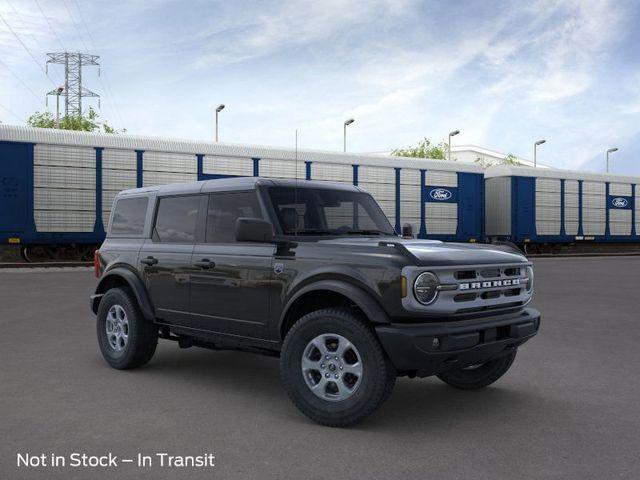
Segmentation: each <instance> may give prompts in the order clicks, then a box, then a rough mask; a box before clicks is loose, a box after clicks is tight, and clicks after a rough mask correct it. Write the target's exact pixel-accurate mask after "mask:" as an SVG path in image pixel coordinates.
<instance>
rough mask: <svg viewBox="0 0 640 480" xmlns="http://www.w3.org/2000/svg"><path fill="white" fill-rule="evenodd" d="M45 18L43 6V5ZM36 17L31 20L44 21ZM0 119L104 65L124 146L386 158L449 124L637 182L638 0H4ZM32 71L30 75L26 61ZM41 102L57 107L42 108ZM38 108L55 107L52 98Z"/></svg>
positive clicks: (504, 146)
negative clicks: (56, 62)
mask: <svg viewBox="0 0 640 480" xmlns="http://www.w3.org/2000/svg"><path fill="white" fill-rule="evenodd" d="M40 7H41V8H42V12H41V9H40ZM43 12H44V14H43ZM0 15H1V16H2V19H4V21H6V22H7V23H8V24H9V25H10V26H11V28H12V29H13V30H14V32H15V33H16V34H17V36H18V37H19V38H20V40H21V41H22V42H23V43H24V44H25V45H26V47H27V49H28V50H29V51H30V52H31V54H32V55H33V57H35V60H34V59H33V58H32V57H31V56H30V55H29V53H28V52H27V50H26V49H25V48H24V47H23V46H22V45H21V43H20V42H19V40H18V39H17V38H16V37H15V36H14V34H13V33H12V32H11V30H10V29H9V28H8V27H7V25H6V24H5V22H4V21H3V20H0V120H1V121H3V122H5V123H20V121H24V119H25V118H26V117H27V116H28V115H29V114H30V113H32V112H34V111H36V110H42V109H43V108H44V100H43V99H44V93H45V92H46V91H48V90H51V89H52V88H53V87H54V85H56V84H59V83H61V81H62V67H61V66H50V69H49V77H50V79H48V78H47V77H46V76H45V75H44V72H43V71H42V70H41V66H42V65H44V62H45V59H46V57H45V53H47V52H55V51H62V50H63V49H64V50H68V51H82V52H88V53H92V54H96V55H100V56H101V63H102V73H103V75H102V77H101V78H98V77H97V71H96V70H95V69H93V68H88V69H86V71H85V86H86V87H87V88H90V89H91V90H94V91H95V92H97V93H100V94H101V95H102V109H101V111H100V113H101V115H102V117H103V118H105V119H107V120H109V122H110V123H112V124H114V125H115V126H116V127H117V128H120V127H126V128H127V129H128V131H129V133H131V134H144V135H156V136H174V137H185V138H193V139H203V140H204V139H206V140H210V139H212V137H213V125H214V123H213V109H214V107H215V106H216V105H217V104H218V103H225V104H226V105H227V108H226V110H224V112H222V114H221V128H220V136H221V140H223V141H230V142H245V143H254V144H267V145H281V146H293V142H294V130H295V129H296V128H297V129H298V130H299V138H300V145H301V147H304V148H318V149H327V150H340V149H341V148H342V123H343V121H344V120H345V119H346V118H349V117H353V118H355V120H356V121H355V123H354V124H353V125H351V126H350V127H349V133H348V144H349V145H348V148H349V150H351V151H358V152H371V151H385V150H391V149H393V148H397V147H405V146H408V145H412V144H415V143H417V141H418V140H419V139H420V138H422V137H425V136H426V137H429V138H431V139H433V140H435V141H440V140H442V139H445V138H446V135H447V132H448V131H450V130H452V129H460V130H461V132H462V133H461V134H460V135H459V136H458V137H456V138H455V141H456V143H458V144H469V143H473V144H478V145H482V146H486V147H488V148H492V149H495V150H498V151H502V152H505V153H507V152H511V153H514V154H516V155H518V156H523V157H525V158H531V156H532V143H533V141H535V140H537V139H539V138H545V139H546V140H547V143H546V144H545V145H543V146H542V147H540V149H539V157H538V159H539V161H541V162H543V163H546V164H550V165H554V166H557V167H562V168H581V169H587V170H591V171H603V169H604V151H605V150H606V149H607V147H610V146H617V147H619V148H620V151H619V152H617V153H615V154H613V156H612V157H611V158H612V166H613V168H612V170H613V171H614V172H616V173H624V174H637V175H640V155H639V152H640V28H638V25H640V3H639V2H637V1H604V0H603V1H591V0H578V1H558V2H553V1H545V0H542V1H536V0H531V1H527V2H523V1H513V2H492V1H486V0H482V1H480V0H478V1H457V2H450V1H445V0H443V1H439V2H414V1H404V0H388V1H377V0H363V1H337V0H336V1H322V0H315V1H290V0H283V1H274V2H242V1H220V2H214V1H193V0H191V1H164V0H153V1H152V0H129V1H124V2H119V1H108V2H107V1H92V2H89V1H82V0H56V1H50V0H37V1H36V0H0ZM36 60H37V62H39V64H38V63H36ZM52 100H53V99H52ZM49 108H50V109H51V108H55V101H50V105H49Z"/></svg>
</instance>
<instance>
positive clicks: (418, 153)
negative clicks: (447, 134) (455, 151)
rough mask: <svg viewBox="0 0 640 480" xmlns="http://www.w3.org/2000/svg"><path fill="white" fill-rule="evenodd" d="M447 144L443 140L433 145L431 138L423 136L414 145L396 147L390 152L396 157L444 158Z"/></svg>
mask: <svg viewBox="0 0 640 480" xmlns="http://www.w3.org/2000/svg"><path fill="white" fill-rule="evenodd" d="M448 148H449V147H448V145H447V144H446V143H445V142H440V143H438V144H437V145H434V144H433V143H432V142H431V140H429V139H428V138H424V139H423V140H422V141H420V142H418V145H417V146H416V147H409V148H398V149H396V150H394V151H393V152H391V155H396V156H398V157H414V158H436V159H440V160H446V158H447V150H448Z"/></svg>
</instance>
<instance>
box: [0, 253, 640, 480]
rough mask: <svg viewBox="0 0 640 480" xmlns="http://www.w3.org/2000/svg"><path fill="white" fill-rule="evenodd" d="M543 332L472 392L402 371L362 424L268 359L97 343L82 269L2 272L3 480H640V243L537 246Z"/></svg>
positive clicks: (166, 345)
mask: <svg viewBox="0 0 640 480" xmlns="http://www.w3.org/2000/svg"><path fill="white" fill-rule="evenodd" d="M535 263H536V274H537V277H536V280H537V291H536V296H535V301H534V305H535V306H536V307H537V308H538V309H540V310H541V311H542V312H543V324H542V330H541V332H540V334H539V335H538V336H537V337H536V338H534V339H533V340H532V341H530V342H529V343H528V344H526V345H525V346H524V347H523V348H522V349H521V351H520V352H519V354H518V358H517V359H516V362H515V364H514V367H513V368H512V370H511V371H510V372H509V373H508V374H507V375H506V376H505V377H504V378H503V379H501V380H500V381H499V382H498V383H496V384H494V385H493V386H491V387H489V388H487V389H485V390H484V391H479V392H461V391H457V390H454V389H452V388H450V387H448V386H446V385H444V384H443V383H441V382H439V381H438V380H437V379H433V378H430V379H423V380H409V379H400V380H399V382H398V384H397V385H396V388H395V391H394V393H393V395H392V396H391V399H390V400H389V401H388V402H387V403H386V404H385V405H384V406H383V407H382V408H381V409H380V410H379V411H378V412H377V413H376V414H375V415H374V416H372V417H371V418H369V420H368V421H367V422H366V423H364V424H363V425H361V426H358V427H356V428H350V429H342V430H340V429H331V428H325V427H321V426H318V425H316V424H314V423H312V422H310V421H309V420H307V419H306V418H305V417H303V416H302V415H301V414H300V413H298V411H297V410H296V409H295V408H294V407H293V405H292V404H291V403H290V402H289V400H288V398H287V397H286V395H285V393H284V391H283V390H282V388H281V386H280V381H279V375H278V364H277V360H276V359H273V358H266V357H261V356H257V355H252V354H245V353H236V352H213V351H207V350H202V349H196V348H192V349H188V350H179V349H178V347H177V345H175V344H174V343H172V342H161V345H160V347H159V349H158V352H157V353H156V356H155V357H154V359H153V360H152V362H151V363H150V364H149V365H148V366H147V367H146V368H143V369H140V370H137V371H128V372H120V371H116V370H112V369H110V368H109V367H107V365H106V364H105V363H104V362H103V360H102V358H101V356H100V353H99V351H98V347H97V345H96V340H95V321H94V319H93V317H92V315H91V314H90V312H89V311H88V306H87V297H88V295H89V294H90V292H91V290H92V288H93V286H94V284H95V281H94V279H93V278H92V277H91V273H90V272H87V271H50V272H44V273H43V272H33V273H22V272H20V273H16V272H2V271H0V326H1V332H2V334H1V335H0V359H1V361H2V363H1V366H0V412H1V414H0V438H1V439H2V440H1V442H0V478H2V479H11V480H13V479H19V478H64V479H73V478H78V479H80V478H81V479H86V478H154V479H159V478H172V479H173V478H178V479H179V478H209V479H223V478H234V479H235V478H259V479H272V478H273V479H284V478H296V479H302V478H304V479H316V478H317V479H320V478H339V479H382V478H384V479H400V478H402V479H414V478H415V479H421V480H422V479H426V478H437V479H457V478H464V479H467V478H473V479H491V480H495V479H502V478H505V479H507V478H508V479H513V478H519V479H528V478H544V479H548V478H562V479H568V478H576V479H587V478H593V479H598V480H602V479H611V478H628V479H637V478H640V375H639V373H638V372H639V367H640V348H638V345H640V302H639V299H640V293H639V291H638V288H639V285H640V257H613V258H611V257H608V258H576V259H566V258H562V259H540V260H537V261H536V262H535ZM52 452H54V453H57V454H59V455H65V456H67V455H69V454H71V453H72V452H80V453H82V452H85V453H87V454H96V455H98V454H99V455H102V454H106V453H108V452H113V453H114V454H115V455H118V456H120V457H126V458H135V455H136V454H137V453H138V452H140V453H142V454H153V453H156V452H167V453H170V454H176V455H198V454H203V453H208V452H212V453H213V454H214V455H215V457H216V458H215V467H213V468H185V469H177V468H159V467H157V465H156V467H152V468H148V467H147V468H137V467H136V466H135V465H133V464H129V465H123V466H120V467H118V468H117V469H114V468H94V469H83V468H69V467H66V468H25V467H20V468H17V467H16V459H17V454H18V453H22V454H24V453H31V454H35V455H37V454H41V453H46V454H47V455H49V454H50V453H52Z"/></svg>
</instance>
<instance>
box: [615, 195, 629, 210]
mask: <svg viewBox="0 0 640 480" xmlns="http://www.w3.org/2000/svg"><path fill="white" fill-rule="evenodd" d="M611 205H613V206H614V207H616V208H625V207H626V206H627V205H629V201H628V200H627V199H626V198H622V197H616V198H614V199H613V200H611Z"/></svg>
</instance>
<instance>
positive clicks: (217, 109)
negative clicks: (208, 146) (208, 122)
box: [216, 103, 224, 142]
mask: <svg viewBox="0 0 640 480" xmlns="http://www.w3.org/2000/svg"><path fill="white" fill-rule="evenodd" d="M222 110H224V103H221V104H220V105H218V106H217V107H216V142H217V141H218V114H219V113H220V112H221V111H222Z"/></svg>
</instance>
